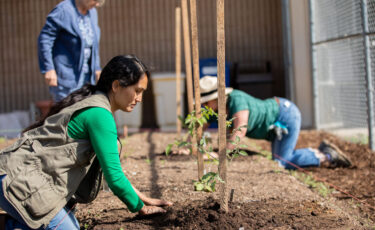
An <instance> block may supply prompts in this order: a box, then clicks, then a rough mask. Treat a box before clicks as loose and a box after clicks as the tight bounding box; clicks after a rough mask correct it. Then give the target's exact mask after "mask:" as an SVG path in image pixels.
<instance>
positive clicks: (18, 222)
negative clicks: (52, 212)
mask: <svg viewBox="0 0 375 230" xmlns="http://www.w3.org/2000/svg"><path fill="white" fill-rule="evenodd" d="M5 177H6V175H1V176H0V208H1V209H3V210H4V211H6V212H7V213H8V214H9V215H10V216H11V217H12V218H9V219H8V220H7V222H6V224H5V229H6V230H11V229H12V230H13V229H21V230H30V229H31V228H30V227H28V226H27V225H26V223H25V222H24V221H23V220H22V218H21V216H20V214H18V212H17V210H16V209H14V208H13V206H12V205H11V204H10V203H9V202H8V201H7V200H6V199H5V197H4V192H3V183H2V181H3V178H5ZM56 226H58V228H56ZM39 229H43V228H39ZM46 229H48V230H52V229H59V230H66V229H69V230H70V229H72V230H74V229H80V228H79V223H78V220H77V219H76V217H75V216H74V213H72V212H69V214H68V210H67V209H66V208H63V209H61V211H60V212H59V213H57V215H56V216H55V217H54V218H53V219H52V220H51V222H50V223H49V225H48V227H47V228H46Z"/></svg>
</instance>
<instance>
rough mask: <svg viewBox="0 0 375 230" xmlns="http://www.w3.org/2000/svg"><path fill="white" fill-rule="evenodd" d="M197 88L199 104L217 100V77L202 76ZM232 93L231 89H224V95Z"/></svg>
mask: <svg viewBox="0 0 375 230" xmlns="http://www.w3.org/2000/svg"><path fill="white" fill-rule="evenodd" d="M199 86H200V89H201V103H202V104H203V103H206V102H207V101H211V100H214V99H217V97H218V94H217V77H213V76H204V77H202V78H201V79H200V80H199ZM232 91H233V88H231V87H226V88H225V95H228V94H230V93H231V92H232Z"/></svg>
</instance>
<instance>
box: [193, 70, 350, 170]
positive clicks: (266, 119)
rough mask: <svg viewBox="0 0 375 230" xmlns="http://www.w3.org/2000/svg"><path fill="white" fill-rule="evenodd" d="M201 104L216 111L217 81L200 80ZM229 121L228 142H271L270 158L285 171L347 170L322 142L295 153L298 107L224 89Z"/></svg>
mask: <svg viewBox="0 0 375 230" xmlns="http://www.w3.org/2000/svg"><path fill="white" fill-rule="evenodd" d="M199 84H200V89H201V103H202V104H203V105H204V106H208V107H210V108H212V109H213V110H214V111H217V110H218V100H217V98H218V93H217V78H216V77H211V76H205V77H203V78H201V79H200V82H199ZM225 94H226V95H227V97H226V104H227V113H228V118H227V119H232V118H235V119H234V120H233V125H232V126H233V127H232V128H233V130H234V133H233V135H232V136H231V137H230V139H229V141H228V143H227V148H228V149H233V148H234V146H233V145H232V144H231V141H235V140H236V137H239V138H242V137H244V136H247V137H250V138H254V139H263V140H268V141H270V142H271V145H272V158H273V159H274V160H276V161H278V162H279V164H280V165H281V166H282V167H284V168H286V169H296V168H298V167H319V166H323V165H324V166H328V167H349V166H351V161H350V159H349V158H348V157H347V156H345V154H344V153H343V152H342V151H341V150H340V149H339V148H338V147H337V146H335V145H334V144H332V143H329V142H328V141H323V142H322V143H321V144H320V146H319V148H318V149H313V148H303V149H295V146H296V144H297V140H298V136H299V132H300V129H301V113H300V111H299V109H298V108H297V106H296V105H295V104H294V103H293V102H291V101H289V100H287V99H284V98H280V97H273V98H269V99H266V100H261V99H258V98H255V97H253V96H251V95H249V94H247V93H245V92H243V91H240V90H233V89H232V88H229V87H228V88H226V89H225Z"/></svg>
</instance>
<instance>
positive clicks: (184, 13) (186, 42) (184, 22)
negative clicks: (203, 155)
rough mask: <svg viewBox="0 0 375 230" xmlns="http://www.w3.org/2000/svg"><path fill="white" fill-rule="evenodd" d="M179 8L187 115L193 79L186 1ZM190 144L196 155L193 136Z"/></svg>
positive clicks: (191, 100)
mask: <svg viewBox="0 0 375 230" xmlns="http://www.w3.org/2000/svg"><path fill="white" fill-rule="evenodd" d="M181 8H182V27H183V31H184V51H185V69H186V70H185V71H186V88H187V95H188V109H189V113H191V112H193V110H194V106H193V100H194V99H193V82H192V81H193V79H192V73H191V50H190V32H189V29H190V28H189V14H188V5H187V0H181ZM191 142H192V143H193V144H192V147H191V151H192V154H193V155H198V149H197V145H196V143H197V139H196V136H195V135H194V136H193V138H192V140H191Z"/></svg>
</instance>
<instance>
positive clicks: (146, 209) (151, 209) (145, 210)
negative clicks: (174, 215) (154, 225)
mask: <svg viewBox="0 0 375 230" xmlns="http://www.w3.org/2000/svg"><path fill="white" fill-rule="evenodd" d="M166 212H167V211H166V210H165V209H163V208H160V207H158V206H148V205H144V206H143V207H142V209H141V210H139V214H140V215H142V216H145V215H152V214H158V213H166Z"/></svg>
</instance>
